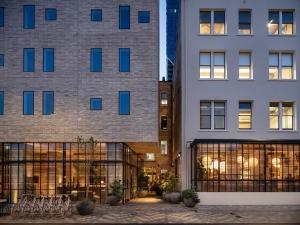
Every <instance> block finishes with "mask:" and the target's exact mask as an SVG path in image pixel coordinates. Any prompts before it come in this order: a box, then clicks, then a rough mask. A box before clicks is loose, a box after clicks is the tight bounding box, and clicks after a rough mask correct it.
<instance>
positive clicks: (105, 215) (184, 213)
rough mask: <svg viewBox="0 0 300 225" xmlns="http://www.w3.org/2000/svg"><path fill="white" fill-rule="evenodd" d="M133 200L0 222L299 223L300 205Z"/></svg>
mask: <svg viewBox="0 0 300 225" xmlns="http://www.w3.org/2000/svg"><path fill="white" fill-rule="evenodd" d="M149 201H152V202H151V203H145V200H144V201H141V200H139V201H133V202H130V203H128V204H126V205H120V206H114V207H112V206H108V205H97V207H96V208H95V211H94V213H93V214H92V215H89V216H80V215H78V214H77V212H76V210H74V211H75V212H74V213H73V215H72V216H70V217H68V218H49V217H48V218H47V217H45V218H22V219H12V218H11V217H10V216H6V217H2V218H1V217H0V223H12V222H13V223H23V224H24V223H117V224H120V223H188V224H191V223H274V224H280V223H295V224H300V205H298V206H201V205H198V206H197V207H195V208H186V207H185V206H184V205H183V204H169V203H164V202H161V201H158V200H155V201H153V199H152V200H151V199H150V200H149Z"/></svg>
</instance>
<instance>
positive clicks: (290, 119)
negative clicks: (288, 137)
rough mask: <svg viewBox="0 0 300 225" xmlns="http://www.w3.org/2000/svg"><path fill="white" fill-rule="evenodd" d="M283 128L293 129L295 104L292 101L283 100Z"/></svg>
mask: <svg viewBox="0 0 300 225" xmlns="http://www.w3.org/2000/svg"><path fill="white" fill-rule="evenodd" d="M281 108H282V129H283V130H293V125H294V106H293V103H292V102H282V107H281Z"/></svg>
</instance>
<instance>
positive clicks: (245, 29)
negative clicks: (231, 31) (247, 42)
mask: <svg viewBox="0 0 300 225" xmlns="http://www.w3.org/2000/svg"><path fill="white" fill-rule="evenodd" d="M239 34H251V11H250V10H240V11H239Z"/></svg>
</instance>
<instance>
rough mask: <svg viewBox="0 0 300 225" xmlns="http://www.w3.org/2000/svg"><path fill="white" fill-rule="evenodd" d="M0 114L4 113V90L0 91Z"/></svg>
mask: <svg viewBox="0 0 300 225" xmlns="http://www.w3.org/2000/svg"><path fill="white" fill-rule="evenodd" d="M0 115H4V91H0Z"/></svg>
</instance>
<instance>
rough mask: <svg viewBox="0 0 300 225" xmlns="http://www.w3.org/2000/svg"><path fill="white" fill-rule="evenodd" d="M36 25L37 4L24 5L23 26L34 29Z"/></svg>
mask: <svg viewBox="0 0 300 225" xmlns="http://www.w3.org/2000/svg"><path fill="white" fill-rule="evenodd" d="M34 27H35V6H34V5H24V8H23V28H24V29H34Z"/></svg>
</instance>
